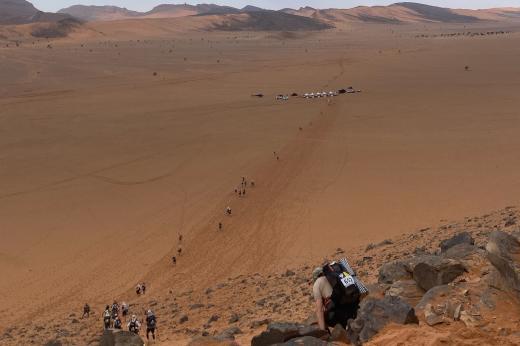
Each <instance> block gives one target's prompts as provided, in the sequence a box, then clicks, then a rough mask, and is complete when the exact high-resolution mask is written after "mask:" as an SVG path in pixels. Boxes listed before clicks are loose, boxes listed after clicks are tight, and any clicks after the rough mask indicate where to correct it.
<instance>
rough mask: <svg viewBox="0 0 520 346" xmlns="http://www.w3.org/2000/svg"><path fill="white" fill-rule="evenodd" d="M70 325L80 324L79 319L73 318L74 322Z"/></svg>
mask: <svg viewBox="0 0 520 346" xmlns="http://www.w3.org/2000/svg"><path fill="white" fill-rule="evenodd" d="M70 323H73V324H76V323H79V321H78V320H77V319H75V318H73V319H72V321H70Z"/></svg>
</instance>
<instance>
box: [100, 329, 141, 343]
mask: <svg viewBox="0 0 520 346" xmlns="http://www.w3.org/2000/svg"><path fill="white" fill-rule="evenodd" d="M99 345H100V346H143V345H144V342H143V340H142V339H141V337H140V336H139V335H137V334H134V333H132V332H128V331H126V330H120V329H107V330H105V331H104V332H103V335H102V336H101V338H100V339H99Z"/></svg>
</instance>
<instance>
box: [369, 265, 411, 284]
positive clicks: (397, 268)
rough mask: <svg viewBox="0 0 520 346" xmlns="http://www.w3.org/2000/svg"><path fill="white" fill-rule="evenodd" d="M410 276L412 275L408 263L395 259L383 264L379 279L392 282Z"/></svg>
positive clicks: (388, 282) (384, 282)
mask: <svg viewBox="0 0 520 346" xmlns="http://www.w3.org/2000/svg"><path fill="white" fill-rule="evenodd" d="M410 278H411V275H410V272H409V271H408V270H407V267H406V264H405V263H403V262H401V261H394V262H390V263H386V264H383V266H381V268H380V269H379V276H378V278H377V281H378V282H379V283H383V284H392V283H394V282H396V281H398V280H407V279H410Z"/></svg>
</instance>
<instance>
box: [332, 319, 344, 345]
mask: <svg viewBox="0 0 520 346" xmlns="http://www.w3.org/2000/svg"><path fill="white" fill-rule="evenodd" d="M329 341H333V342H341V343H344V344H347V343H349V339H348V335H347V331H346V330H345V328H343V326H342V325H341V324H336V326H335V327H334V329H332V332H331V333H330V337H329Z"/></svg>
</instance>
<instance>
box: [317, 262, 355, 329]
mask: <svg viewBox="0 0 520 346" xmlns="http://www.w3.org/2000/svg"><path fill="white" fill-rule="evenodd" d="M328 266H329V265H327V266H326V267H327V268H329V267H328ZM323 270H324V269H323V267H317V268H315V269H314V270H313V272H312V278H313V281H314V284H313V286H312V295H313V299H314V302H315V308H316V310H315V311H316V318H317V320H318V325H319V327H320V329H323V330H328V327H335V326H336V325H337V324H340V325H342V326H343V328H346V327H347V322H348V320H349V319H351V318H355V317H356V314H357V310H358V308H359V296H356V295H353V296H352V297H348V295H347V294H346V293H344V292H346V291H345V290H344V289H342V288H341V283H336V285H335V286H334V287H335V288H333V286H332V285H331V282H334V280H332V281H331V280H330V279H329V278H328V276H329V275H325V273H324V272H323ZM327 272H328V271H327ZM329 274H330V273H329ZM336 282H337V281H336ZM356 290H357V289H356ZM358 292H359V291H358ZM349 298H351V299H349Z"/></svg>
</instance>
